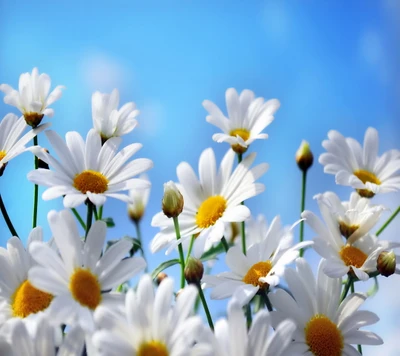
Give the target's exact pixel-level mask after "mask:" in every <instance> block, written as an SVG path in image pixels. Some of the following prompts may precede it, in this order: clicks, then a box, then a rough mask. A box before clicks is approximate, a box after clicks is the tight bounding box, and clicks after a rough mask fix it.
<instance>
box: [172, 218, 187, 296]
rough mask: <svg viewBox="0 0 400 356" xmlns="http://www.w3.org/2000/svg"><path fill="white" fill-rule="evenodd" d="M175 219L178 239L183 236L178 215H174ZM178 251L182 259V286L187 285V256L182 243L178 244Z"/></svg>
mask: <svg viewBox="0 0 400 356" xmlns="http://www.w3.org/2000/svg"><path fill="white" fill-rule="evenodd" d="M172 219H173V220H174V227H175V234H176V239H177V240H180V238H181V232H180V229H179V222H178V217H177V216H176V217H173V218H172ZM178 251H179V259H180V265H181V288H183V287H185V256H184V254H183V247H182V244H181V243H180V244H178Z"/></svg>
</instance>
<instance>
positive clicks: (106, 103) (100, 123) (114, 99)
mask: <svg viewBox="0 0 400 356" xmlns="http://www.w3.org/2000/svg"><path fill="white" fill-rule="evenodd" d="M118 105H119V92H118V90H117V89H114V90H113V91H112V92H111V94H103V93H100V92H98V91H96V92H95V93H94V94H93V95H92V116H93V126H94V128H95V129H96V131H97V132H98V133H99V134H100V135H101V137H102V139H103V140H104V141H105V140H107V139H109V138H111V137H119V136H122V135H125V134H127V133H129V132H131V131H132V130H133V129H134V128H135V127H136V125H137V121H136V119H135V117H136V116H138V115H139V110H136V106H135V103H133V102H129V103H126V104H125V105H123V106H122V107H121V108H120V109H119V110H118Z"/></svg>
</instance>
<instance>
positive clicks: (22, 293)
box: [11, 280, 53, 318]
mask: <svg viewBox="0 0 400 356" xmlns="http://www.w3.org/2000/svg"><path fill="white" fill-rule="evenodd" d="M11 300H12V307H11V308H12V314H13V316H14V317H20V318H26V317H27V316H28V315H30V314H36V313H38V312H40V311H42V310H45V309H46V308H47V307H48V306H49V305H50V303H51V301H52V300H53V296H52V295H51V294H48V293H45V292H42V291H41V290H39V289H36V288H35V287H34V286H32V284H31V283H30V282H29V281H28V280H26V281H24V282H23V283H22V284H21V285H20V286H19V287H18V288H17V290H16V291H15V293H14V294H13V296H12V297H11Z"/></svg>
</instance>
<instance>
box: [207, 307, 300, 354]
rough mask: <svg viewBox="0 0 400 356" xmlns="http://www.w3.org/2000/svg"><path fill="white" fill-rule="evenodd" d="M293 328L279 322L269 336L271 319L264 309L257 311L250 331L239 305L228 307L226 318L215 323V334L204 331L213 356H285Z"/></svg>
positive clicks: (292, 323) (292, 325)
mask: <svg viewBox="0 0 400 356" xmlns="http://www.w3.org/2000/svg"><path fill="white" fill-rule="evenodd" d="M295 329H296V326H295V324H294V322H293V321H291V320H285V321H282V322H281V323H280V324H279V325H278V326H277V327H276V329H275V331H274V333H273V334H272V335H271V334H269V333H270V330H271V316H270V314H269V313H268V312H267V311H266V310H261V311H259V312H258V313H257V314H256V315H255V318H254V319H253V322H252V324H251V327H250V329H249V330H248V329H247V321H246V318H245V316H244V315H243V309H242V307H241V306H240V304H238V303H236V302H235V301H231V302H230V303H229V304H228V318H227V319H220V320H218V321H217V322H216V323H215V328H214V330H215V333H214V334H212V333H211V332H208V333H207V334H206V335H205V338H207V337H208V338H209V341H210V343H212V345H213V349H214V356H255V355H257V356H280V355H287V353H286V350H287V347H288V346H289V344H290V341H291V338H292V335H293V332H294V330H295Z"/></svg>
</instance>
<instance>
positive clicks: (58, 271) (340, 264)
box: [0, 68, 400, 356]
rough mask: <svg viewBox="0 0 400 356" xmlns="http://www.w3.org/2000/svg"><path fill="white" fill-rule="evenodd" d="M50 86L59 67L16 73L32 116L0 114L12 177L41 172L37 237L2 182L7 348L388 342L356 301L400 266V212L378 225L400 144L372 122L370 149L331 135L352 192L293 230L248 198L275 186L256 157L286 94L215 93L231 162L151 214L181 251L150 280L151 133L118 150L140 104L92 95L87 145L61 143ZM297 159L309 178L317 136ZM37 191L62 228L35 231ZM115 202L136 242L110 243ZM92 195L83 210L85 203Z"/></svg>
mask: <svg viewBox="0 0 400 356" xmlns="http://www.w3.org/2000/svg"><path fill="white" fill-rule="evenodd" d="M50 87H51V81H50V77H49V76H48V75H47V74H44V73H42V74H40V75H39V72H38V70H37V68H34V69H33V71H32V73H24V74H22V75H21V76H20V79H19V87H18V90H16V89H13V87H11V86H10V85H7V84H1V85H0V91H2V92H4V94H5V96H4V102H5V103H6V104H9V105H11V106H14V107H16V108H17V109H18V110H19V111H20V112H21V116H20V117H18V116H17V115H15V114H12V113H10V114H7V115H6V116H5V117H4V118H3V119H2V120H1V121H0V176H2V175H4V174H7V165H8V163H10V161H11V160H13V159H14V158H16V157H17V156H18V155H20V154H22V153H24V152H27V151H29V152H31V153H32V156H33V159H32V160H33V162H34V164H33V166H34V168H35V169H34V170H32V171H30V172H29V173H28V174H27V178H28V180H29V181H30V182H32V183H33V185H34V192H35V194H34V211H33V216H34V219H33V221H34V222H33V229H32V231H31V232H30V234H29V236H28V237H27V240H26V244H24V243H23V242H22V240H21V237H20V236H18V234H17V232H16V229H15V226H14V225H13V223H12V219H11V218H10V216H9V215H8V213H7V209H6V207H5V205H4V202H3V199H2V198H1V193H3V191H0V208H1V212H2V214H3V217H4V222H5V223H6V224H7V226H8V228H9V230H10V233H11V235H12V237H11V238H10V239H9V240H8V242H7V246H6V248H3V247H1V248H0V355H10V356H17V355H18V356H20V355H28V356H29V355H32V356H54V355H59V356H67V355H69V356H81V355H89V356H91V355H115V356H117V355H118V356H121V355H122V356H124V355H138V356H151V355H153V356H178V355H179V356H185V355H210V356H212V355H215V356H225V355H226V356H228V355H229V356H231V355H236V356H253V355H254V356H255V355H257V356H267V355H269V356H280V355H282V356H285V355H315V356H340V355H347V356H353V355H360V354H362V345H379V344H382V343H383V340H382V339H381V338H380V337H379V336H378V335H376V334H375V333H373V332H370V331H368V330H364V329H363V327H364V326H368V325H371V324H374V323H376V322H377V321H378V320H379V319H378V316H377V315H376V314H374V313H373V312H370V311H366V310H359V309H360V307H362V305H363V303H364V301H365V300H366V299H367V298H368V297H369V295H368V294H365V293H360V292H357V291H356V289H357V287H358V286H359V284H360V283H362V282H360V281H366V280H368V279H370V278H374V279H375V280H376V279H377V278H378V277H379V276H381V275H383V276H385V277H389V276H391V275H393V274H395V273H397V274H398V273H400V269H399V268H398V267H397V265H396V261H397V259H398V258H399V256H396V254H395V252H394V251H393V249H395V248H397V247H400V244H399V243H396V242H392V241H386V240H381V239H380V238H378V237H379V235H380V234H381V233H382V232H383V231H384V230H385V228H386V226H387V225H388V224H389V223H390V222H391V221H392V220H393V219H394V218H395V217H396V215H397V214H398V213H399V212H400V207H399V208H398V209H397V210H396V211H394V212H393V213H392V215H391V217H390V218H389V220H388V221H387V222H386V223H384V224H383V225H381V227H380V228H379V229H378V230H374V229H376V225H377V224H378V223H379V222H380V221H381V215H382V213H384V212H385V211H386V210H388V209H387V208H386V207H385V206H383V205H376V204H373V203H372V198H373V197H374V196H375V195H377V194H381V193H389V192H396V191H398V190H400V151H398V150H395V149H393V150H391V151H388V152H386V153H384V154H383V155H381V156H378V133H377V131H376V130H375V129H373V128H368V129H367V131H366V134H365V139H364V144H363V146H361V144H360V143H359V142H357V141H356V140H354V139H353V138H349V137H348V138H346V137H344V136H342V135H341V134H340V133H339V132H337V131H330V132H329V133H328V140H325V141H323V143H322V145H323V147H324V148H325V149H326V152H325V153H323V154H322V155H321V156H320V157H319V162H320V163H321V164H322V165H323V166H324V171H325V172H326V173H328V174H334V175H335V179H336V183H337V184H341V185H346V186H350V187H352V188H354V191H353V192H352V193H351V194H350V196H349V198H348V201H341V199H340V198H339V197H338V196H337V195H336V194H335V193H333V192H325V193H322V194H318V195H317V196H316V197H315V199H316V200H317V202H318V206H319V209H320V214H319V215H320V217H321V218H320V217H318V216H317V215H316V214H314V213H313V212H311V211H308V210H305V209H302V210H303V211H302V213H301V216H299V220H298V221H296V222H294V223H293V225H292V226H283V224H282V222H281V220H280V217H279V216H276V217H275V218H274V219H273V220H272V221H271V222H270V224H267V222H266V220H265V218H264V217H263V216H262V215H260V216H258V217H253V216H252V215H251V211H250V209H249V208H248V207H247V206H246V202H247V200H248V199H250V198H252V197H255V196H257V195H259V194H260V193H262V192H263V191H264V185H263V184H262V183H260V182H259V178H260V177H262V176H263V175H264V174H265V173H266V171H267V169H268V164H267V163H261V164H259V165H254V161H255V158H256V154H255V153H254V152H252V153H248V150H249V147H250V146H251V144H252V143H253V141H255V140H256V139H266V138H267V137H268V135H267V134H266V133H264V132H263V131H264V129H265V128H266V127H267V126H268V125H269V124H270V123H271V122H272V121H273V120H274V115H275V113H276V111H277V110H278V109H279V106H280V103H279V101H278V100H277V99H272V100H264V98H261V97H255V95H254V93H253V92H252V91H250V90H243V91H242V92H241V93H240V94H239V93H238V92H237V91H236V90H235V89H233V88H230V89H228V90H227V91H226V111H227V114H224V112H223V110H221V109H220V108H219V107H218V106H217V105H215V104H214V103H213V102H211V101H209V100H205V101H204V102H203V106H204V108H205V109H206V111H207V112H208V116H207V117H206V120H207V122H209V123H211V124H213V125H215V126H216V127H218V128H219V129H220V130H221V131H222V132H220V133H216V134H215V135H213V140H214V141H216V142H226V143H228V144H229V148H228V151H227V152H226V154H225V155H224V157H223V159H222V161H221V162H220V164H219V165H218V164H217V161H216V157H215V154H214V151H213V149H212V148H207V149H206V150H204V151H203V153H202V154H201V156H200V158H199V164H198V175H197V174H196V172H195V170H194V169H193V168H192V167H191V166H190V165H189V164H188V163H187V162H182V163H180V164H179V165H178V167H177V171H176V173H177V182H173V181H168V182H167V183H165V185H164V196H163V198H162V211H160V212H159V213H157V214H156V215H155V216H154V217H153V219H152V226H154V227H157V228H159V232H158V233H157V234H156V235H155V236H154V238H153V239H152V240H151V243H150V246H149V247H150V250H151V252H152V253H156V252H158V251H160V250H164V251H165V252H166V255H168V254H169V253H170V252H172V251H177V252H178V255H179V258H175V259H168V260H167V261H165V262H164V263H162V264H161V265H160V266H159V267H158V268H156V270H155V271H153V273H151V274H149V273H147V262H148V260H146V258H145V253H144V250H145V249H146V246H144V245H143V244H142V241H141V233H140V231H141V230H140V224H141V221H142V217H143V215H144V212H145V210H146V206H147V204H148V200H149V192H150V185H151V184H150V181H149V178H148V176H147V175H146V173H145V172H146V171H148V170H149V169H151V168H152V166H153V162H152V161H151V160H150V159H146V158H133V156H134V155H135V154H136V153H137V152H138V151H139V150H140V148H141V144H139V143H133V144H130V145H128V146H125V147H121V143H122V139H121V136H123V135H126V134H129V133H130V132H131V131H132V130H133V129H134V128H135V126H136V125H137V120H136V117H137V116H138V114H139V111H138V110H137V109H136V106H135V104H134V103H133V102H129V103H127V104H125V105H122V106H121V107H119V93H118V91H117V90H116V89H115V90H114V91H112V92H111V94H106V93H100V92H95V93H94V94H93V96H92V116H93V128H92V129H91V130H90V131H89V132H88V133H87V135H86V139H85V138H83V137H82V136H81V135H80V134H79V133H78V132H75V131H71V132H68V133H67V134H66V136H65V139H64V138H62V137H60V136H59V135H58V134H57V133H56V132H54V131H52V130H50V129H49V126H50V123H42V120H43V119H44V116H48V117H52V116H53V114H54V110H53V109H51V108H50V107H49V106H51V104H52V103H54V102H55V101H56V100H58V99H60V97H61V95H62V90H63V87H62V86H57V87H56V88H55V89H54V90H52V91H51V92H50ZM29 126H30V127H29ZM40 135H46V137H47V139H48V141H49V143H50V147H48V149H47V148H44V147H41V146H40V145H39V141H40ZM31 142H32V144H31ZM27 145H29V146H30V147H26V146H27ZM296 161H297V164H298V166H299V168H300V170H301V171H302V174H303V182H304V187H305V183H306V177H307V172H308V170H309V168H310V167H311V166H312V164H313V155H312V153H311V151H310V148H309V146H308V144H307V143H306V142H303V143H302V145H301V146H300V148H299V150H298V152H297V153H296ZM39 185H40V186H45V187H47V189H46V190H45V191H44V192H43V194H42V196H41V198H42V199H43V200H50V199H57V198H62V199H63V205H64V207H65V210H62V211H58V212H57V211H50V212H49V213H48V217H47V218H48V224H49V227H50V230H51V237H50V238H44V236H43V230H42V228H41V227H39V226H36V218H35V217H37V206H38V204H39V199H38V194H37V193H38V186H39ZM303 193H304V190H303ZM107 198H115V199H119V200H121V201H122V202H124V203H125V204H127V210H128V215H129V217H130V218H131V220H132V221H133V222H134V224H135V226H136V231H137V238H136V239H126V238H121V239H120V240H117V241H112V242H108V243H107V244H106V234H107V228H108V227H107V221H106V220H107V219H104V218H103V207H104V205H105V204H106V202H107ZM83 205H84V206H85V209H86V211H87V216H86V219H83V218H82V217H81V216H80V214H79V212H78V211H77V209H76V208H78V207H81V206H83ZM302 205H303V206H304V194H302ZM304 223H306V224H308V225H309V226H310V227H311V228H312V230H313V231H314V232H315V237H314V239H313V240H304V234H303V231H304V230H303V229H304ZM298 225H300V239H299V241H295V239H294V232H293V231H294V229H295V228H297V226H298ZM373 230H374V231H375V232H372V231H373ZM82 231H83V233H82ZM308 249H314V250H315V251H316V252H317V253H318V254H319V255H320V257H321V260H320V263H319V265H318V270H317V271H316V274H314V273H313V271H312V268H311V267H310V265H309V264H308V262H307V261H306V260H305V259H304V257H303V256H304V254H305V253H308V252H307V250H308ZM223 255H225V262H226V268H227V269H228V270H227V271H226V272H222V273H219V274H213V273H212V268H213V263H212V262H213V261H214V260H215V259H217V258H218V257H222V256H223ZM147 258H149V256H147ZM173 265H180V281H179V282H178V281H177V282H176V283H174V281H173V279H171V278H170V277H168V276H167V275H166V274H165V273H164V272H163V271H164V270H165V269H166V268H168V267H171V266H173ZM141 273H142V275H141V276H140V278H139V282H138V283H137V285H135V286H130V284H129V281H130V280H131V279H132V278H133V277H135V276H138V275H139V274H141ZM179 283H180V286H179V289H178V287H177V285H178V284H179ZM206 289H209V291H210V298H211V299H228V298H229V301H228V303H227V311H226V317H224V318H221V319H219V320H214V317H213V315H212V314H211V313H210V310H209V308H208V305H207V299H206V298H205V295H204V290H206ZM201 308H202V309H203V310H204V314H205V318H203V317H201V316H200V315H199V310H201Z"/></svg>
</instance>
